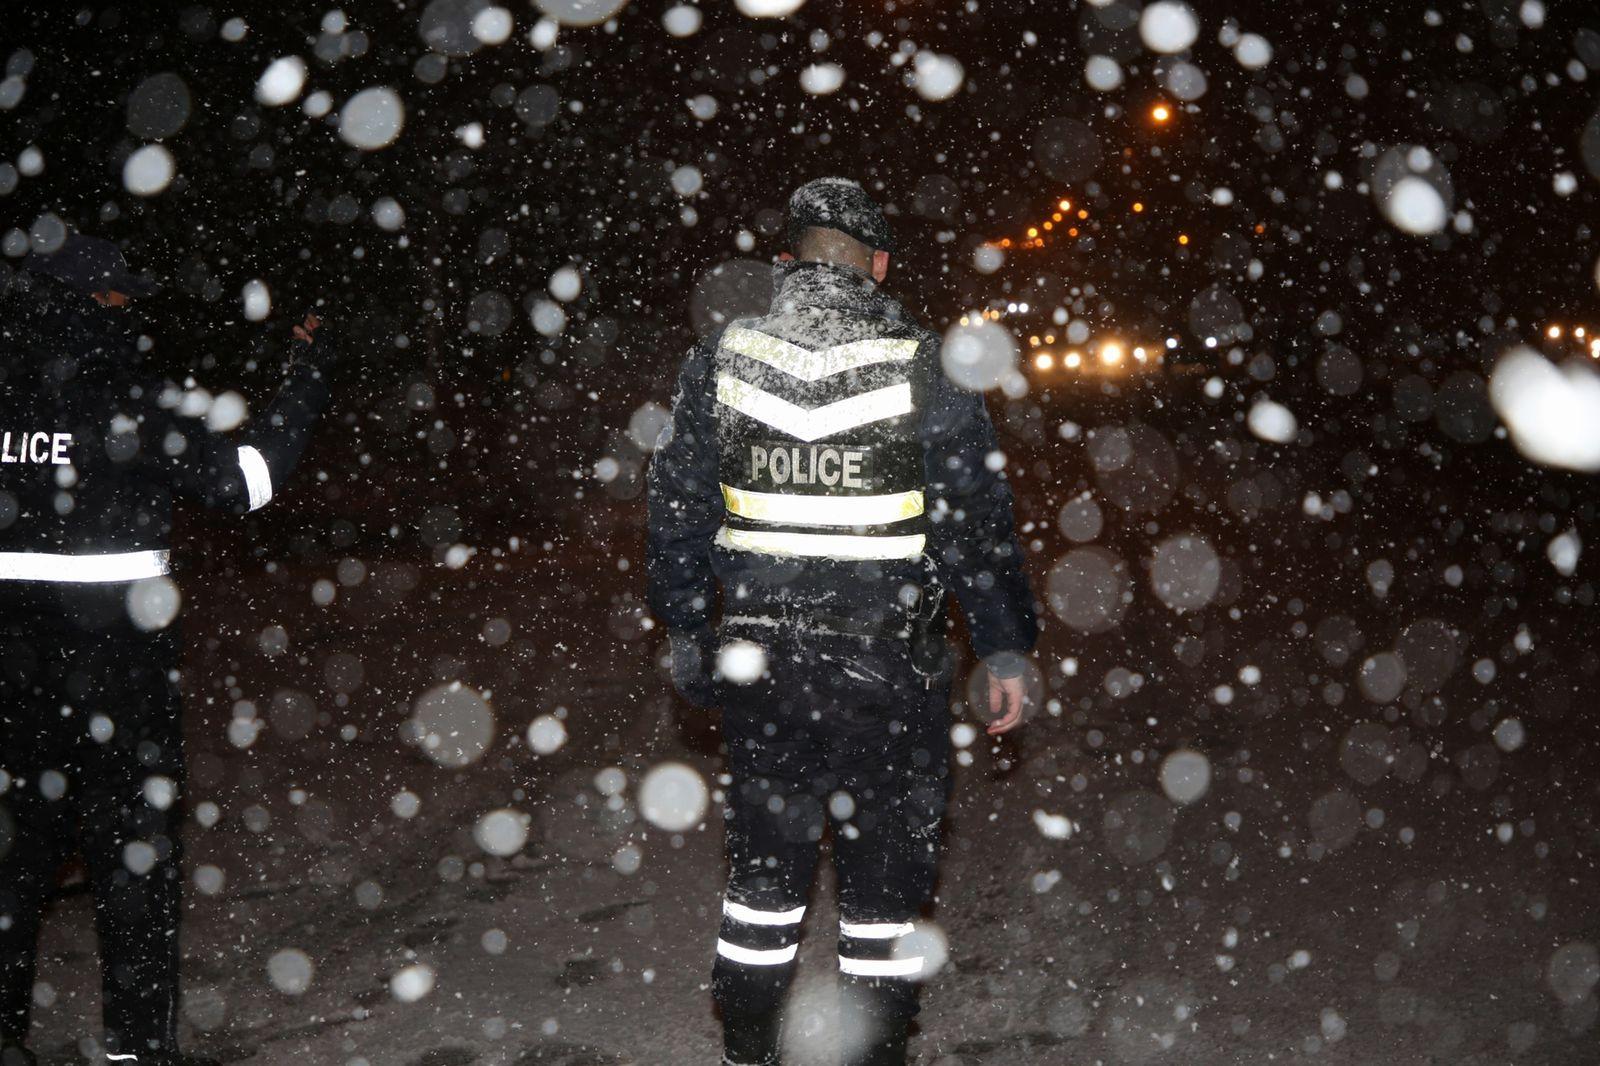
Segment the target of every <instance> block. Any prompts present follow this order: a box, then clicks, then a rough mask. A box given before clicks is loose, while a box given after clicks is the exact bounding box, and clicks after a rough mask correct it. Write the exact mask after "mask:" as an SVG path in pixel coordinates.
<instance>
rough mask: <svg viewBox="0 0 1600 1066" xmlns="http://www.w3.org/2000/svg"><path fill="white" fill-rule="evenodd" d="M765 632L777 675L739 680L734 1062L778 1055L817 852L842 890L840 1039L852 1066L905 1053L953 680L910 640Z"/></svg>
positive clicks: (726, 1003) (732, 869) (733, 850)
mask: <svg viewBox="0 0 1600 1066" xmlns="http://www.w3.org/2000/svg"><path fill="white" fill-rule="evenodd" d="M730 637H742V638H748V639H753V640H760V641H761V642H762V643H763V644H764V645H765V647H766V651H767V657H768V658H767V661H768V673H769V676H768V677H767V678H766V679H764V680H762V681H760V682H757V683H755V684H752V685H749V686H726V688H727V692H726V696H725V699H724V708H723V729H724V733H725V735H726V738H727V746H728V760H729V767H730V771H731V776H732V784H731V785H730V787H729V788H728V790H727V793H726V796H727V799H726V806H725V816H726V820H727V853H728V866H729V869H728V887H727V894H726V897H725V899H724V903H723V919H722V926H721V930H720V933H719V938H718V943H717V959H716V964H715V968H714V970H713V978H712V988H713V994H714V996H715V997H716V1000H717V1002H718V1004H719V1006H720V1007H721V1008H722V1012H723V1016H724V1023H725V1027H726V1031H727V1060H726V1061H728V1062H732V1063H739V1064H741V1066H743V1064H761V1066H766V1064H768V1063H776V1062H777V1054H778V1049H777V1017H778V1014H779V1011H780V1009H781V1007H782V1004H783V1000H784V997H785V994H786V993H787V991H788V989H789V985H790V983H791V981H792V980H793V977H794V971H795V955H796V948H797V945H798V943H799V933H800V923H801V921H802V919H803V916H804V913H805V906H806V901H807V897H808V896H809V894H810V889H811V884H812V880H813V877H814V875H815V872H816V866H817V859H818V847H819V844H820V842H821V840H822V836H823V833H824V830H825V829H831V830H832V836H833V858H834V866H835V869H836V871H837V874H838V883H839V910H840V919H841V921H840V931H839V967H840V994H841V999H840V1005H841V1026H840V1039H841V1043H842V1044H843V1045H844V1047H845V1049H846V1050H845V1061H846V1062H849V1063H874V1064H876V1063H891V1062H903V1061H904V1056H905V1051H904V1046H905V1032H906V1027H907V1025H908V1024H909V1022H910V1020H911V1019H912V1017H914V1016H915V1015H916V1013H917V1009H918V1006H917V995H918V978H919V977H920V976H921V974H922V967H921V964H920V961H919V952H918V949H917V942H918V937H917V935H915V934H914V932H913V929H912V926H911V923H912V921H913V919H915V918H916V917H917V916H918V914H919V912H920V911H921V909H922V908H923V906H924V905H925V904H926V903H927V902H928V900H929V899H930V898H931V896H932V894H933V889H934V881H935V878H936V875H937V869H938V859H939V823H940V820H941V819H942V818H943V815H944V809H945V802H946V798H947V794H948V786H949V771H948V758H949V722H948V714H949V711H948V708H949V682H948V679H939V680H937V681H936V682H934V683H932V684H930V683H929V682H928V681H926V680H925V679H924V678H922V677H921V676H919V675H917V674H916V672H915V671H914V670H912V669H911V664H910V656H909V653H908V649H907V648H906V646H905V645H904V644H903V643H902V642H897V641H877V640H866V639H862V638H851V637H815V636H813V637H809V638H807V639H805V640H801V639H797V638H793V637H778V638H774V637H772V636H770V635H768V636H760V635H758V634H747V633H742V632H738V631H730V630H728V629H725V630H724V633H723V638H724V639H729V638H730Z"/></svg>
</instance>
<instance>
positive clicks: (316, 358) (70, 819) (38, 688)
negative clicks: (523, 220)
mask: <svg viewBox="0 0 1600 1066" xmlns="http://www.w3.org/2000/svg"><path fill="white" fill-rule="evenodd" d="M0 284H4V283H3V282H0ZM152 288H153V285H152V284H151V283H150V282H149V281H147V280H146V279H144V278H142V277H139V276H137V275H135V274H133V273H131V272H130V271H129V269H128V267H127V264H126V263H125V262H124V260H123V257H122V254H121V252H120V251H119V250H118V248H117V246H116V245H115V244H113V243H111V242H110V241H105V240H101V239H98V238H92V237H86V236H82V235H74V236H72V237H69V238H68V239H67V241H66V243H65V244H64V245H63V246H62V247H61V248H60V249H59V250H57V251H56V252H54V253H53V254H50V255H39V254H33V255H30V256H29V257H28V258H27V259H26V260H25V261H24V263H23V268H22V270H21V271H19V272H17V273H16V274H15V275H14V276H13V277H12V278H11V279H10V282H9V288H8V291H6V293H5V295H4V297H3V298H0V419H3V424H0V1066H24V1064H32V1063H33V1062H34V1061H35V1060H34V1058H33V1056H32V1055H31V1054H30V1053H29V1052H28V1051H27V1050H26V1049H25V1048H24V1046H23V1045H24V1042H25V1041H26V1039H27V1037H28V1025H29V1007H30V1003H31V1000H32V996H33V986H34V969H35V967H34V962H35V953H36V948H37V940H38V932H39V921H40V914H41V911H42V908H43V906H44V904H45V902H46V899H47V897H48V896H49V894H50V891H51V889H52V887H53V885H54V883H55V876H56V871H57V870H58V868H59V867H60V865H61V863H62V860H63V859H64V858H65V857H66V856H67V855H68V854H69V852H70V851H71V850H72V849H73V846H74V845H76V847H77V848H78V849H79V850H81V852H82V854H83V857H84V860H85V862H86V864H87V866H88V872H89V881H90V886H91V888H92V890H93V895H94V914H95V928H96V931H97V933H98V936H99V941H100V960H101V970H102V994H101V999H102V1012H103V1017H104V1023H105V1030H106V1048H107V1055H106V1057H107V1060H108V1061H110V1062H117V1063H137V1064H140V1066H147V1064H157V1066H180V1064H181V1066H202V1064H204V1063H207V1062H209V1061H210V1060H206V1059H199V1058H195V1057H193V1056H187V1055H182V1054H179V1052H178V1046H177V992H178V918H179V906H180V888H181V885H182V880H181V874H180V870H179V855H180V848H179V840H178V836H179V825H180V823H181V809H182V804H181V802H180V800H181V796H182V790H183V780H184V767H183V756H182V752H181V748H180V741H181V732H182V731H181V728H180V723H179V703H178V699H179V696H178V686H177V676H178V666H179V651H180V647H179V640H178V634H177V632H176V629H175V627H172V626H170V625H167V623H168V622H169V621H170V619H171V616H172V614H173V612H174V611H175V610H176V607H177V592H176V588H175V586H173V585H172V584H171V582H170V580H169V579H168V578H167V577H166V575H167V573H168V571H169V560H168V548H167V543H168V537H169V535H170V533H171V529H172V509H173V499H174V497H175V496H181V497H184V498H188V499H194V500H198V501H201V502H203V503H205V504H206V505H208V506H211V507H217V508H222V509H224V510H227V511H230V512H233V513H236V514H244V513H246V512H248V511H253V510H255V509H256V508H258V507H261V506H263V505H264V504H265V503H266V502H267V501H268V500H270V499H271V498H272V496H273V494H274V492H275V491H276V489H277V488H278V487H279V486H280V485H281V483H282V482H283V480H284V479H285V478H286V477H288V475H289V472H290V471H291V470H293V469H294V466H295V463H296V461H297V460H298V459H299V457H300V453H301V451H302V450H303V449H304V447H305V444H306V440H307V437H308V435H309V432H310V429H311V427H312V424H313V423H314V422H315V420H316V418H317V415H318V414H319V413H320V412H321V410H322V408H323V406H324V405H325V404H326V403H327V399H328V386H327V383H326V382H325V380H324V372H325V371H327V370H328V369H329V368H331V366H332V360H333V349H332V346H331V338H330V337H329V336H328V334H327V331H326V329H325V328H324V329H321V330H319V329H318V328H317V326H318V323H317V320H316V319H315V318H314V317H311V316H308V317H307V318H306V320H305V322H304V324H303V325H300V326H296V327H295V329H294V332H295V337H296V340H295V343H294V344H293V357H292V367H291V368H290V370H289V372H288V377H287V380H286V382H285V383H284V385H283V387H282V390H281V391H280V392H279V393H278V395H277V398H276V399H275V400H274V401H273V403H272V405H271V406H270V407H269V408H268V409H267V410H266V411H265V412H264V413H263V414H260V415H258V416H256V418H255V419H254V420H253V421H252V422H251V423H250V425H249V429H248V430H247V431H246V432H245V433H244V435H243V437H242V438H241V439H240V440H238V441H234V442H229V441H226V440H224V439H223V438H221V437H220V436H218V435H216V434H214V433H212V432H209V431H208V430H207V428H206V425H205V423H204V422H203V421H201V420H200V419H198V418H193V417H187V416H186V415H185V414H184V413H182V412H181V411H180V408H179V403H178V402H179V400H180V399H181V394H180V393H179V392H178V391H177V390H176V389H173V388H170V387H163V385H162V383H161V382H160V381H158V380H154V379H152V378H150V377H149V376H147V374H146V372H145V371H144V370H143V368H142V367H141V354H140V344H139V343H138V342H136V340H135V338H134V336H133V334H132V332H131V331H130V329H129V328H128V325H127V322H126V314H127V313H126V312H125V311H123V310H122V308H123V307H124V305H126V304H127V303H128V301H129V299H130V298H132V297H138V296H142V295H144V294H146V293H148V292H150V291H151V290H152Z"/></svg>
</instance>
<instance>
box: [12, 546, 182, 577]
mask: <svg viewBox="0 0 1600 1066" xmlns="http://www.w3.org/2000/svg"><path fill="white" fill-rule="evenodd" d="M170 554H171V553H170V552H168V551H167V550H166V549H165V548H163V549H160V550H156V551H141V552H117V553H113V554H109V555H58V554H55V553H52V552H0V581H51V582H58V583H62V584H74V585H93V584H105V583H110V582H117V581H139V580H141V579H142V578H147V577H160V576H162V575H163V574H167V573H170V572H171V570H172V566H171V562H170V559H169V556H170Z"/></svg>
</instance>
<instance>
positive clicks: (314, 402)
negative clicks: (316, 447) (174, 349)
mask: <svg viewBox="0 0 1600 1066" xmlns="http://www.w3.org/2000/svg"><path fill="white" fill-rule="evenodd" d="M334 358H335V352H334V340H333V338H332V337H331V336H330V335H329V334H328V332H327V329H326V327H322V328H320V329H319V328H318V323H317V320H316V319H315V318H314V317H312V316H307V319H306V322H305V324H304V325H301V326H296V327H295V339H294V341H293V342H292V345H291V361H290V367H289V373H288V376H287V377H286V378H285V379H284V382H283V385H282V387H281V388H279V390H278V394H277V395H276V396H275V397H274V398H273V400H272V403H271V404H269V405H268V406H267V409H266V410H265V411H263V412H262V413H261V414H260V415H258V416H257V417H256V418H255V419H254V420H253V421H252V422H251V424H250V426H249V427H248V428H247V429H246V430H245V432H244V433H243V434H241V435H240V436H238V437H237V438H227V437H223V436H221V435H220V434H217V433H215V432H213V431H211V430H210V429H209V428H208V427H207V426H206V425H205V423H204V422H202V421H200V420H199V419H195V418H186V417H184V416H183V415H181V414H179V413H177V412H175V411H170V410H164V409H158V410H159V414H158V415H156V416H154V417H151V418H147V419H146V424H145V425H143V426H141V427H140V436H141V437H142V438H143V443H142V449H141V450H142V452H143V455H144V458H145V461H146V462H147V463H149V464H151V465H152V466H153V467H154V468H155V470H156V471H158V473H159V475H160V476H162V477H164V478H165V480H166V481H167V482H168V484H170V485H171V486H172V488H173V489H174V491H176V492H178V493H180V494H182V495H184V496H186V497H188V498H190V499H193V500H197V501H199V502H201V503H203V504H205V505H206V506H207V507H213V508H217V509H219V510H227V511H232V512H233V513H235V514H244V513H246V512H249V511H254V510H257V509H258V508H261V507H265V506H266V505H267V503H268V502H270V501H271V500H272V497H273V494H274V493H275V492H276V491H277V488H278V486H280V485H281V484H282V483H283V482H284V481H285V480H286V479H287V478H288V477H289V475H290V473H292V472H293V470H294V468H295V465H296V464H297V463H298V462H299V461H300V456H301V453H303V452H304V451H305V448H306V444H307V443H308V442H309V441H310V438H311V429H312V427H313V426H314V425H315V424H316V420H317V417H318V416H319V415H320V414H321V413H322V410H323V408H324V407H326V406H327V404H328V381H327V376H328V373H329V371H330V370H331V368H332V365H333V360H334Z"/></svg>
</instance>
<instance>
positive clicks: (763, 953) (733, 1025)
mask: <svg viewBox="0 0 1600 1066" xmlns="http://www.w3.org/2000/svg"><path fill="white" fill-rule="evenodd" d="M733 891H734V889H733V887H732V886H730V889H729V892H730V898H728V899H725V900H723V903H722V928H721V931H720V935H719V936H718V937H717V964H716V967H715V969H714V971H713V976H712V984H713V986H714V988H715V989H716V993H717V999H718V1001H719V1002H720V1003H721V1004H722V1008H723V1018H722V1024H723V1057H722V1062H723V1066H778V1029H779V1006H780V1005H781V1003H782V1001H783V993H784V991H785V990H786V989H787V988H788V986H789V982H790V980H792V979H793V976H794V970H795V965H794V963H795V956H796V955H797V954H798V952H799V948H800V921H801V919H803V918H804V917H805V914H806V909H805V906H804V905H794V906H791V905H788V904H787V903H783V904H778V905H776V906H758V905H753V904H750V903H742V902H740V901H739V900H736V899H733V898H731V893H732V892H733Z"/></svg>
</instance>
